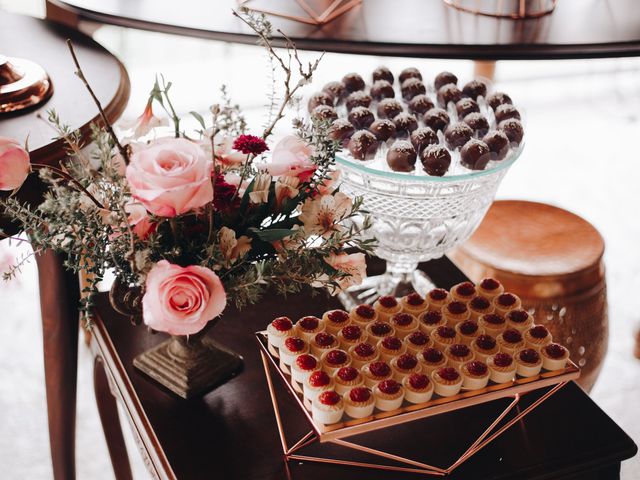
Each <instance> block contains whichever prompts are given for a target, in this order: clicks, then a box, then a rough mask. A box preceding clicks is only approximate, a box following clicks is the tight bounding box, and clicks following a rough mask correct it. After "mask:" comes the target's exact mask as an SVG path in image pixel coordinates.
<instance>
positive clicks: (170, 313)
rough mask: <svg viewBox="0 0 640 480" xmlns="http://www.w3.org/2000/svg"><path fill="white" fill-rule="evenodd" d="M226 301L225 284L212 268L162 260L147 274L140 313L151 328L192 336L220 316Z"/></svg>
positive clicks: (172, 333)
mask: <svg viewBox="0 0 640 480" xmlns="http://www.w3.org/2000/svg"><path fill="white" fill-rule="evenodd" d="M226 304H227V295H226V294H225V292H224V287H223V286H222V282H221V281H220V279H219V278H218V276H217V275H216V274H215V273H213V271H211V270H209V269H208V268H205V267H199V266H196V265H192V266H189V267H186V268H183V267H181V266H179V265H174V264H171V263H169V262H167V261H166V260H161V261H159V262H158V263H156V264H155V265H154V266H153V268H152V269H151V271H150V272H149V273H148V274H147V281H146V284H145V294H144V297H143V298H142V312H143V314H142V316H143V319H144V323H145V324H147V325H148V326H149V327H151V328H153V329H154V330H158V331H160V332H166V333H169V334H171V335H192V334H194V333H198V332H199V331H200V330H202V329H203V328H204V326H205V325H206V324H207V322H208V321H209V320H212V319H214V318H215V317H217V316H218V315H220V314H221V313H222V311H223V310H224V307H225V306H226Z"/></svg>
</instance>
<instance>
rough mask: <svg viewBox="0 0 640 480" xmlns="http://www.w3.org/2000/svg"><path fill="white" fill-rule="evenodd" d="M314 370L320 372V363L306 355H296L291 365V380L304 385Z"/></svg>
mask: <svg viewBox="0 0 640 480" xmlns="http://www.w3.org/2000/svg"><path fill="white" fill-rule="evenodd" d="M316 370H320V362H319V361H318V359H317V358H316V357H314V356H313V355H310V354H308V353H305V354H302V355H298V357H296V359H295V360H294V362H293V363H292V364H291V378H293V379H294V380H295V381H296V382H298V383H302V384H304V383H305V381H306V380H307V378H309V375H311V374H312V373H313V372H315V371H316Z"/></svg>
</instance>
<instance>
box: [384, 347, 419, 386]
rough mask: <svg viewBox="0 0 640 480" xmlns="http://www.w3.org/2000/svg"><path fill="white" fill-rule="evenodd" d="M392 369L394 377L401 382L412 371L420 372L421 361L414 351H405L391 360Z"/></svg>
mask: <svg viewBox="0 0 640 480" xmlns="http://www.w3.org/2000/svg"><path fill="white" fill-rule="evenodd" d="M390 364H391V370H393V378H394V379H395V380H397V381H398V382H401V381H402V380H403V379H404V377H406V376H407V375H411V374H412V373H418V372H420V370H421V369H420V363H419V362H418V359H417V357H416V356H415V355H413V354H412V353H403V354H402V355H400V356H398V357H395V358H393V359H392V360H391V362H390Z"/></svg>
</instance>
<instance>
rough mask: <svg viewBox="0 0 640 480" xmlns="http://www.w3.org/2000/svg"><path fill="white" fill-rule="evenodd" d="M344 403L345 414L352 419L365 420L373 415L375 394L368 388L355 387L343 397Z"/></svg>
mask: <svg viewBox="0 0 640 480" xmlns="http://www.w3.org/2000/svg"><path fill="white" fill-rule="evenodd" d="M342 400H343V401H344V413H346V414H347V415H349V416H350V417H351V418H365V417H369V416H370V415H372V414H373V409H374V408H375V406H376V400H375V398H374V396H373V392H372V391H371V389H370V388H367V387H362V386H358V387H354V388H351V389H349V390H348V391H347V392H345V393H344V394H343V396H342Z"/></svg>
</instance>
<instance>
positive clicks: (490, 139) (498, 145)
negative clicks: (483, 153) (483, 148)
mask: <svg viewBox="0 0 640 480" xmlns="http://www.w3.org/2000/svg"><path fill="white" fill-rule="evenodd" d="M482 141H483V142H484V143H486V144H487V146H488V147H489V152H490V153H491V159H492V160H503V159H504V158H505V157H506V156H507V153H509V137H507V135H505V133H504V132H501V131H500V130H493V131H492V132H489V133H487V134H486V135H485V136H484V137H483V139H482Z"/></svg>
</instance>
